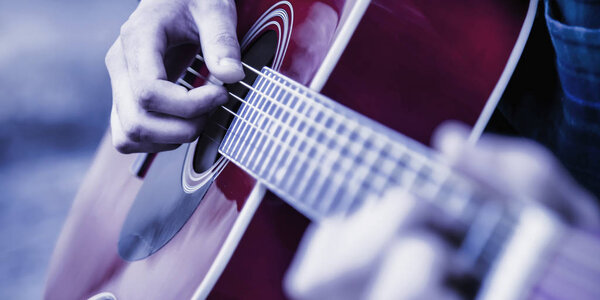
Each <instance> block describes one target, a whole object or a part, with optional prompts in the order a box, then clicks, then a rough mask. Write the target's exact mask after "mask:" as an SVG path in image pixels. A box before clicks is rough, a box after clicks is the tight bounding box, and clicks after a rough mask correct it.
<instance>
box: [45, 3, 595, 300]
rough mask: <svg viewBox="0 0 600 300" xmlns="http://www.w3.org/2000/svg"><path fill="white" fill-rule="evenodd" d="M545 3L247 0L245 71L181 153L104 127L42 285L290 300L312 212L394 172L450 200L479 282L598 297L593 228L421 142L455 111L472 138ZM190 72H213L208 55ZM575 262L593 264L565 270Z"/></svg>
mask: <svg viewBox="0 0 600 300" xmlns="http://www.w3.org/2000/svg"><path fill="white" fill-rule="evenodd" d="M536 8H537V1H531V2H527V1H517V0H457V1H435V0H424V1H409V0H402V1H399V0H373V1H365V0H354V1H351V0H348V1H344V0H322V1H294V0H290V1H269V0H261V1H246V0H240V1H237V11H238V16H239V21H238V36H240V37H243V39H242V40H241V43H240V44H241V47H242V53H243V61H244V66H245V71H246V78H244V80H243V81H241V82H239V83H236V84H232V85H228V86H227V89H228V91H229V93H230V95H231V97H230V101H229V102H228V103H227V104H226V105H223V106H222V107H220V108H219V109H217V110H215V111H214V112H212V113H211V117H210V120H209V122H208V125H207V126H206V128H205V129H204V132H203V133H202V135H201V136H200V137H199V138H198V139H197V140H196V141H195V142H193V143H191V144H189V145H182V146H180V147H179V148H178V149H177V150H174V151H169V152H164V153H159V154H140V155H124V154H120V153H118V152H117V151H116V150H115V149H114V148H113V147H112V145H111V144H110V136H109V135H110V134H109V133H107V135H106V136H105V138H104V139H103V141H102V143H101V145H100V148H99V150H98V152H97V154H96V158H95V160H94V162H93V164H92V166H91V169H90V171H89V173H88V174H87V176H86V178H85V180H84V183H83V184H82V186H81V188H80V191H79V193H78V194H77V197H76V199H75V202H74V204H73V207H72V209H71V213H70V215H69V217H68V219H67V221H66V223H65V227H64V229H63V232H62V234H61V235H60V238H59V240H58V244H57V246H56V249H55V253H54V256H53V260H52V262H51V266H50V271H49V277H48V282H47V287H46V291H45V297H46V298H47V299H87V298H89V299H96V300H97V299H189V298H193V299H203V298H207V297H209V298H216V299H241V298H243V299H280V298H285V297H286V296H285V293H284V291H283V289H282V281H283V278H284V275H285V272H286V270H287V268H288V266H289V264H290V261H291V259H292V258H293V256H294V253H295V251H296V248H297V246H298V243H299V241H300V238H301V237H302V235H303V233H304V230H305V229H306V227H307V225H308V224H309V223H310V222H318V221H319V220H320V219H323V218H327V217H329V216H332V215H337V214H350V213H352V212H353V211H355V210H357V209H359V208H360V207H361V205H362V204H363V203H364V202H365V201H376V200H373V199H376V198H377V197H378V196H381V195H382V194H383V193H384V191H385V190H386V189H389V188H390V187H402V188H405V189H407V190H409V191H411V192H413V193H415V194H416V195H418V196H419V197H420V198H422V199H424V200H425V201H431V203H433V204H434V205H435V206H436V207H439V209H440V211H441V212H443V215H444V216H446V217H445V218H444V220H447V222H448V224H451V225H452V226H450V228H453V234H454V236H456V245H457V249H460V250H459V251H457V256H460V257H461V258H462V261H465V262H466V264H467V266H468V268H469V270H471V272H470V274H472V275H473V278H474V279H475V281H476V282H477V284H476V285H477V288H476V290H477V291H478V293H479V295H488V296H489V297H490V298H494V296H495V297H496V298H497V299H512V298H518V297H523V296H531V297H534V298H535V297H538V298H539V299H545V298H544V297H545V296H544V295H551V298H553V299H572V298H571V296H572V295H575V294H572V293H573V292H574V291H576V293H577V294H576V295H577V296H578V297H577V298H579V299H583V298H584V296H586V295H588V296H590V297H593V296H594V295H596V296H597V295H598V287H597V285H595V284H594V280H596V281H597V279H598V274H599V273H598V271H597V270H598V269H599V268H598V261H597V260H594V259H590V258H593V257H594V255H595V253H599V252H598V251H599V249H600V245H599V244H598V242H596V241H594V240H593V239H590V238H589V236H590V234H589V233H584V232H578V231H575V230H574V229H570V228H569V227H568V226H566V225H564V223H563V222H561V221H560V219H558V218H556V217H554V216H553V215H552V214H551V213H549V212H548V211H546V210H545V209H543V208H541V207H537V206H533V205H531V204H525V202H521V201H502V202H499V201H494V199H493V198H494V196H490V195H489V194H486V193H485V192H481V190H480V189H479V188H478V187H477V185H476V184H474V183H472V182H471V181H469V180H468V179H467V178H463V177H462V176H461V175H460V174H455V173H454V172H453V171H452V170H451V169H449V168H448V167H447V166H445V165H444V164H443V163H441V162H440V160H439V159H438V158H437V157H436V154H435V153H433V152H432V151H431V150H429V149H428V148H427V147H426V146H425V145H427V143H428V141H429V139H430V136H431V133H432V131H433V129H434V128H435V127H436V126H437V125H439V124H440V123H441V122H443V121H445V120H448V119H454V120H461V121H462V122H464V123H467V124H470V125H473V126H474V127H473V128H474V129H473V132H472V135H471V138H472V140H476V139H477V137H478V136H479V135H480V133H481V132H482V131H483V128H484V127H485V125H486V123H487V121H488V119H489V118H490V115H491V112H492V111H493V109H494V107H495V105H496V103H497V101H498V100H499V98H500V96H501V94H502V92H503V90H504V88H505V86H506V84H507V82H508V79H509V78H510V76H511V73H512V71H513V70H514V68H515V65H516V63H517V61H518V59H519V56H520V53H521V51H522V50H523V47H524V44H525V41H526V39H527V35H528V33H529V30H530V29H531V24H532V22H533V19H534V16H535V11H536ZM178 83H179V84H180V85H182V86H185V87H187V88H188V89H192V88H194V87H197V86H200V85H203V84H218V83H216V82H215V80H214V79H212V77H211V76H210V74H209V73H208V70H207V69H206V67H205V66H204V63H203V59H202V55H201V53H200V54H199V55H197V56H196V59H195V60H194V62H193V63H192V64H191V66H190V67H189V68H188V69H187V71H186V73H185V74H183V76H182V77H181V78H180V79H179V80H178ZM331 99H335V100H336V101H333V100H331ZM490 203H492V204H493V205H492V204H490ZM498 203H511V204H510V205H508V204H507V205H499V204H498ZM349 251H351V249H350V250H349ZM550 262H552V264H551V263H550ZM591 265H593V266H594V267H593V268H592V267H590V266H591ZM323 267H324V268H327V266H325V265H324V266H323ZM565 270H567V271H568V272H567V271H565ZM580 270H586V271H589V272H588V273H587V274H591V275H590V276H587V277H586V276H583V277H582V276H571V275H573V274H575V273H577V272H580ZM594 272H595V273H594ZM539 274H545V275H544V276H538V275H539ZM581 278H583V279H581ZM556 282H560V284H561V285H563V286H568V287H570V288H557V285H556ZM561 293H562V294H561ZM565 293H566V294H565ZM472 295H473V294H471V296H472ZM563 296H565V297H563ZM579 296H581V297H579ZM548 297H550V296H548Z"/></svg>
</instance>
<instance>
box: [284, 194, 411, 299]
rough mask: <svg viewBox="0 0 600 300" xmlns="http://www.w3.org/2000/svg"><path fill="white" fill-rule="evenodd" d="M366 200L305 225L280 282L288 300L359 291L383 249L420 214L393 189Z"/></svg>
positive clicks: (403, 195)
mask: <svg viewBox="0 0 600 300" xmlns="http://www.w3.org/2000/svg"><path fill="white" fill-rule="evenodd" d="M371 200H372V201H371V203H373V204H370V205H365V206H364V207H362V208H361V209H360V210H359V211H358V212H357V213H355V214H353V215H350V216H349V217H335V218H329V219H325V220H323V221H322V222H320V223H319V224H314V225H312V226H311V227H309V229H308V231H307V233H306V234H305V235H304V238H303V240H302V243H301V244H300V247H299V250H298V252H297V254H296V257H295V258H294V261H293V263H292V266H291V267H290V269H289V271H288V275H287V276H286V280H285V285H286V290H287V291H288V292H289V293H290V295H292V296H293V298H325V299H326V298H328V296H329V295H330V293H331V295H338V298H343V297H340V295H342V294H341V292H340V290H342V289H345V290H344V293H348V294H349V295H350V296H351V295H352V294H353V293H354V290H363V289H364V287H365V283H366V282H367V279H368V277H369V276H370V275H371V270H372V269H373V266H374V265H376V261H377V260H378V258H379V257H380V256H381V253H382V251H383V249H385V248H386V246H387V245H388V244H389V242H390V241H392V240H393V238H394V237H395V235H396V234H397V232H398V231H399V230H401V229H402V228H404V227H406V226H409V223H411V222H412V220H413V219H415V218H417V216H418V215H420V206H419V205H418V202H417V201H416V200H415V199H414V198H412V197H410V196H408V195H407V194H406V193H405V191H401V190H393V191H392V192H390V193H387V194H386V196H385V197H384V199H381V200H380V201H378V200H375V199H371ZM324 265H326V266H327V268H323V266H324ZM349 286H352V289H349V288H348V287H349ZM354 295H356V293H354Z"/></svg>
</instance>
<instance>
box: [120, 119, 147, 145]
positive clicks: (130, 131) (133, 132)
mask: <svg viewBox="0 0 600 300" xmlns="http://www.w3.org/2000/svg"><path fill="white" fill-rule="evenodd" d="M123 131H124V134H125V136H126V137H127V139H129V140H130V141H133V142H141V141H142V136H143V132H144V129H143V127H142V125H141V124H138V123H130V124H127V125H126V126H124V128H123Z"/></svg>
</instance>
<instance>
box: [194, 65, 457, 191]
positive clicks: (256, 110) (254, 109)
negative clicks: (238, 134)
mask: <svg viewBox="0 0 600 300" xmlns="http://www.w3.org/2000/svg"><path fill="white" fill-rule="evenodd" d="M196 74H198V75H199V73H198V72H197V71H196ZM196 74H194V75H196ZM198 77H201V78H202V79H205V80H207V81H209V82H211V83H213V82H212V81H210V80H209V79H208V78H206V77H204V76H202V75H199V76H198ZM183 82H185V84H187V86H186V87H188V88H190V87H191V86H192V85H191V84H189V83H188V82H186V81H184V80H183ZM240 83H241V82H240ZM243 85H244V86H245V87H247V88H249V89H251V90H252V91H254V92H256V93H259V94H261V95H263V96H264V97H265V98H266V99H268V100H271V101H272V102H274V103H276V104H277V105H278V106H280V107H283V108H286V109H287V110H288V111H291V109H289V108H287V107H285V106H282V104H280V103H278V102H277V101H274V99H272V98H271V97H270V96H268V95H265V94H264V93H262V92H261V91H259V90H257V89H255V88H253V87H251V86H249V85H248V84H246V83H243ZM229 94H230V95H231V96H232V97H234V98H235V99H236V100H238V101H240V102H242V103H244V104H246V105H247V106H248V107H249V110H250V111H249V112H248V114H253V113H259V114H261V115H263V116H265V117H266V119H267V120H268V121H269V122H278V123H279V124H282V125H285V126H286V127H288V128H289V129H288V133H290V134H292V135H294V136H296V137H298V138H299V139H302V138H303V137H304V136H302V135H300V134H301V133H302V132H300V131H298V130H295V129H294V128H292V126H290V125H289V124H287V123H283V122H282V121H280V120H277V119H276V118H272V117H271V116H269V115H268V114H267V113H266V112H265V111H262V110H261V109H260V108H258V107H256V106H255V105H252V104H250V103H249V102H247V101H245V100H243V99H241V97H239V96H238V95H236V94H234V93H231V92H229ZM220 108H222V109H224V110H226V111H227V112H229V113H231V114H233V113H232V112H231V111H230V110H229V109H227V108H226V107H225V106H221V107H220ZM291 112H293V113H295V114H296V115H299V116H301V117H304V116H303V115H300V114H299V113H297V112H296V111H291ZM236 116H238V115H236ZM238 118H242V117H241V116H238ZM214 123H215V124H216V125H217V126H219V127H221V128H223V129H225V130H227V128H225V127H224V126H223V125H222V124H220V123H218V122H214ZM313 123H314V124H318V125H320V126H321V127H322V128H324V129H328V128H327V127H324V126H323V125H322V124H320V123H316V122H315V121H313ZM290 129H291V130H292V131H290ZM268 135H269V134H266V136H268ZM373 136H375V137H376V135H374V134H373V131H372V132H371V135H370V137H373ZM335 137H336V136H333V138H332V136H328V138H330V139H331V140H334V139H335ZM258 138H259V139H260V137H258ZM270 138H271V139H274V137H270ZM308 138H312V137H310V136H309V137H308ZM367 139H368V138H367ZM211 140H212V141H213V142H215V143H217V141H216V140H214V139H211ZM338 142H339V141H338ZM313 145H315V146H317V147H318V148H320V150H321V152H320V153H319V155H323V154H324V152H325V151H329V150H335V148H330V147H326V146H323V145H321V144H319V143H313ZM392 146H398V145H392ZM288 148H291V147H288ZM363 149H366V150H367V151H374V152H375V153H380V152H381V150H382V149H368V148H363ZM406 150H407V148H406V147H403V149H402V150H401V151H402V152H404V153H408V152H407V151H406ZM359 154H360V153H359ZM389 154H392V153H389ZM356 157H357V156H348V158H351V159H355V158H356ZM306 158H308V159H311V157H308V156H306ZM391 159H392V161H393V162H394V163H398V162H399V161H400V160H401V159H402V157H401V156H399V157H396V156H394V157H391ZM412 160H413V161H417V160H418V159H416V158H415V157H412ZM362 165H365V166H367V167H369V168H372V167H373V166H372V165H367V164H362ZM426 166H430V165H428V164H426V163H423V164H421V165H418V166H417V167H415V168H414V169H412V168H408V169H410V170H411V171H412V172H418V171H419V170H421V169H422V168H423V167H426ZM438 168H439V167H438ZM405 169H407V168H405ZM375 171H378V173H382V171H381V170H379V169H377V168H375ZM443 171H446V170H443ZM444 173H446V172H444ZM391 175H392V174H384V176H383V177H391ZM428 179H431V180H430V181H434V180H433V178H428ZM445 179H446V178H442V179H441V180H439V181H441V182H440V183H436V184H437V185H438V186H440V187H441V185H442V184H443V183H444V181H445Z"/></svg>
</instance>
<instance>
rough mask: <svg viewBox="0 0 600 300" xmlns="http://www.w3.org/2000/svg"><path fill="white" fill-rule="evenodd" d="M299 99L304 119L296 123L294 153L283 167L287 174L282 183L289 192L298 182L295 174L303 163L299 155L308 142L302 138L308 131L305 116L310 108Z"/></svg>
mask: <svg viewBox="0 0 600 300" xmlns="http://www.w3.org/2000/svg"><path fill="white" fill-rule="evenodd" d="M297 99H298V103H299V104H298V110H297V111H298V113H299V114H300V116H302V118H300V117H297V120H296V121H295V122H297V129H296V134H295V135H294V137H292V139H291V140H290V146H292V149H291V150H292V152H291V153H290V155H289V156H288V158H287V160H286V161H285V163H284V165H283V169H285V170H286V172H285V175H284V176H285V178H282V180H281V181H280V183H281V185H282V187H283V189H284V190H287V188H289V185H290V184H291V183H293V182H294V181H295V180H296V177H297V174H296V173H295V172H296V170H297V166H298V165H299V164H301V163H303V162H301V160H300V159H298V153H301V152H302V150H303V149H304V148H305V147H306V141H305V140H303V139H302V138H301V136H302V135H303V134H304V133H305V130H306V129H307V121H306V119H305V115H306V112H307V110H308V109H309V108H310V106H309V105H308V104H307V103H306V102H305V101H302V100H301V98H297Z"/></svg>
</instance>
